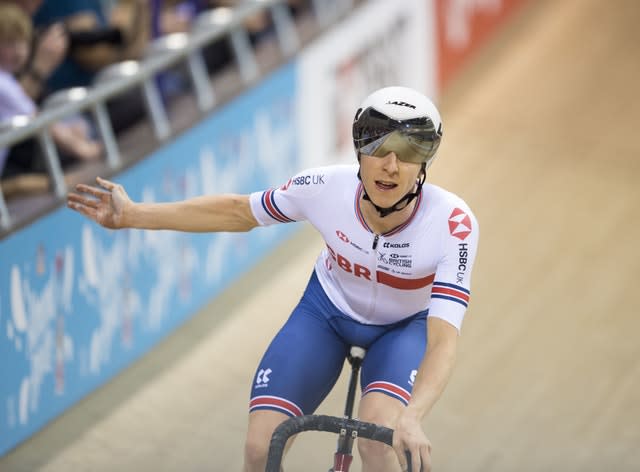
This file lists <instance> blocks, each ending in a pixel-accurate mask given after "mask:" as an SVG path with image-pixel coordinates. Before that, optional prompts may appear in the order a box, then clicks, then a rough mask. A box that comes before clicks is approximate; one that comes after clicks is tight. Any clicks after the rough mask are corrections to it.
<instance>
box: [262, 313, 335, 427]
mask: <svg viewBox="0 0 640 472" xmlns="http://www.w3.org/2000/svg"><path fill="white" fill-rule="evenodd" d="M347 348H348V346H346V345H345V343H344V342H343V341H342V340H341V339H340V338H339V337H338V336H337V334H336V333H335V331H334V330H333V329H332V328H331V327H330V326H329V325H328V323H327V321H326V319H325V318H324V317H323V316H322V315H321V314H317V313H313V309H312V308H310V307H309V306H306V305H305V303H303V302H301V303H300V304H299V305H298V306H297V307H296V308H295V309H294V311H293V313H292V314H291V316H290V317H289V319H288V320H287V322H286V323H285V325H284V326H283V327H282V329H281V330H280V331H279V332H278V334H277V335H276V336H275V338H274V339H273V341H272V342H271V344H270V345H269V347H268V349H267V351H266V353H265V354H264V357H263V358H262V360H261V361H260V364H259V365H258V369H257V371H256V375H255V377H254V381H253V386H252V390H251V403H250V411H256V410H264V409H267V410H275V411H280V412H283V413H285V414H287V415H289V416H300V415H303V414H311V413H313V412H314V411H315V409H316V408H317V407H318V405H319V404H320V403H321V402H322V400H323V399H324V398H325V397H326V396H327V394H328V393H329V391H330V390H331V388H333V385H334V384H335V382H336V381H337V379H338V377H339V375H340V372H341V371H342V366H343V364H344V359H345V356H346V353H347Z"/></svg>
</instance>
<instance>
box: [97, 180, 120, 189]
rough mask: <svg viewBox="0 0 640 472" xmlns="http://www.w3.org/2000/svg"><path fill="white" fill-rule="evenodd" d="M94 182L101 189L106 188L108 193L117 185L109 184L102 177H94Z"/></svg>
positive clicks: (109, 182)
mask: <svg viewBox="0 0 640 472" xmlns="http://www.w3.org/2000/svg"><path fill="white" fill-rule="evenodd" d="M96 182H98V184H99V185H100V186H101V187H102V188H106V189H107V190H109V191H113V190H114V189H115V188H116V187H117V186H118V184H116V183H113V182H111V181H110V180H106V179H103V178H102V177H96Z"/></svg>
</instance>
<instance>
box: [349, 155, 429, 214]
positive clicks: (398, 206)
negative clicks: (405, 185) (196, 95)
mask: <svg viewBox="0 0 640 472" xmlns="http://www.w3.org/2000/svg"><path fill="white" fill-rule="evenodd" d="M358 160H360V156H358ZM426 178H427V172H426V164H425V163H424V162H423V163H422V168H421V169H420V175H419V176H418V180H417V181H416V189H415V191H414V192H408V193H407V194H406V195H405V196H404V197H402V198H401V199H400V200H398V201H397V202H396V203H394V204H393V205H392V206H390V207H386V208H384V207H381V206H378V205H376V204H375V203H374V202H373V201H372V200H371V198H370V197H369V194H368V193H367V189H366V187H365V186H364V182H363V183H362V191H363V195H362V198H363V199H364V200H367V201H368V202H369V203H371V204H372V205H373V207H374V208H375V209H376V211H377V212H378V215H380V218H384V217H385V216H387V215H390V214H391V213H393V212H396V211H400V210H403V209H405V208H406V207H407V206H408V205H409V204H410V203H411V202H412V200H413V199H414V198H416V197H417V196H418V195H420V192H421V191H422V185H423V184H424V181H425V179H426ZM358 179H360V182H362V177H361V176H360V169H358Z"/></svg>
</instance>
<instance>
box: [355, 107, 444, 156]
mask: <svg viewBox="0 0 640 472" xmlns="http://www.w3.org/2000/svg"><path fill="white" fill-rule="evenodd" d="M353 134H354V142H355V144H356V148H357V149H358V151H359V152H360V153H361V154H365V155H368V156H375V157H384V156H386V155H387V154H389V153H390V152H394V153H395V154H396V155H397V156H398V158H399V159H400V160H401V161H404V162H412V163H428V162H429V161H431V159H432V158H433V156H434V155H435V153H436V151H437V149H438V146H439V144H440V136H441V133H440V132H439V131H437V130H435V128H434V126H433V123H432V122H431V120H429V119H428V118H426V117H424V118H414V119H410V120H404V121H398V120H394V119H392V118H389V117H387V116H386V115H384V114H382V113H380V112H378V111H376V110H374V109H373V108H367V109H366V110H365V111H363V112H362V113H361V114H360V115H359V116H358V117H357V119H356V122H355V123H354V127H353Z"/></svg>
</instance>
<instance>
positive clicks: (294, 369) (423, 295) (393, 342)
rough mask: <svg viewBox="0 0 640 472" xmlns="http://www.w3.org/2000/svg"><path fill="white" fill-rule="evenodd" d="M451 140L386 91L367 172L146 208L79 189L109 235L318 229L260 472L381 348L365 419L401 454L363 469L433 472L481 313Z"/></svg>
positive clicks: (260, 413)
mask: <svg viewBox="0 0 640 472" xmlns="http://www.w3.org/2000/svg"><path fill="white" fill-rule="evenodd" d="M441 137H442V123H441V119H440V114H439V112H438V110H437V109H436V107H435V106H434V104H433V103H432V102H431V101H430V100H429V99H428V98H427V97H425V96H424V95H422V94H420V93H418V92H417V91H415V90H412V89H409V88H406V87H386V88H382V89H379V90H377V91H375V92H374V93H372V94H371V95H370V96H368V97H367V98H366V99H365V100H364V102H363V103H362V105H361V106H360V107H359V108H358V110H357V112H356V114H355V118H354V122H353V142H354V146H355V150H356V154H357V158H358V162H357V163H356V164H353V165H333V166H326V167H318V168H314V169H308V170H305V171H303V172H301V173H299V174H297V175H296V176H294V177H292V178H291V179H290V180H289V181H288V182H287V183H286V184H284V185H283V186H281V187H279V188H272V189H268V190H266V191H262V192H255V193H252V194H251V195H217V196H202V197H197V198H193V199H188V200H185V201H180V202H174V203H159V204H151V203H144V204H142V203H134V202H132V201H131V200H130V199H129V197H128V196H127V194H126V192H125V190H124V188H123V187H122V186H121V185H118V184H115V183H113V182H110V181H107V180H103V179H100V178H98V179H97V182H98V184H99V185H100V187H102V189H100V188H97V187H91V186H87V185H79V186H78V187H77V190H78V193H71V194H70V195H69V198H68V205H69V207H70V208H72V209H74V210H77V211H79V212H80V213H82V214H83V215H86V216H88V217H89V218H91V219H93V220H95V221H97V222H98V223H100V224H101V225H103V226H105V227H107V228H125V227H130V228H145V229H172V230H180V231H249V230H251V229H252V228H254V227H256V226H260V225H269V224H274V223H285V222H291V221H301V220H308V221H309V222H310V223H311V224H312V225H313V226H314V227H315V228H316V229H317V230H318V231H319V232H320V234H321V235H322V237H323V238H324V240H325V242H326V248H324V249H323V251H322V252H321V254H320V255H319V257H318V259H317V261H316V264H315V267H314V270H313V272H312V274H311V277H310V280H309V282H308V285H307V287H306V289H305V291H304V294H303V295H302V298H301V300H300V302H299V304H298V305H297V306H296V308H295V309H294V310H293V313H292V314H291V316H290V317H289V319H288V320H287V322H286V323H285V325H284V326H283V327H282V329H281V330H280V331H279V332H278V334H277V335H276V336H275V338H274V339H273V341H272V342H271V344H270V346H269V347H268V349H267V351H266V353H265V355H264V357H263V359H262V360H261V362H260V364H259V366H258V368H257V370H256V375H255V377H254V384H253V388H252V392H251V399H250V407H249V410H250V413H249V426H248V432H247V438H246V445H245V468H244V470H245V471H247V472H250V471H259V470H260V471H262V470H264V468H265V463H266V457H267V452H268V447H269V441H270V438H271V434H272V432H273V430H274V429H275V427H276V426H277V425H278V424H279V423H281V422H282V421H284V420H285V419H287V418H288V417H290V416H295V415H303V414H311V413H313V412H314V411H315V409H316V408H317V407H318V405H319V404H320V403H321V402H322V400H323V399H324V398H325V397H326V395H327V394H328V393H329V391H330V390H331V389H332V388H333V385H334V384H335V382H336V381H337V379H338V376H339V374H340V372H341V370H342V366H343V362H344V359H345V356H346V355H347V354H348V350H349V347H350V346H352V345H357V346H361V347H363V348H365V349H366V350H367V355H366V357H365V359H364V362H363V364H362V371H361V386H362V397H361V400H360V403H359V408H358V415H357V416H358V418H359V419H361V420H363V421H367V422H372V423H377V424H381V425H384V426H387V427H390V428H393V429H394V430H395V434H394V444H393V448H394V450H395V454H394V450H392V449H391V448H389V447H388V446H386V445H384V444H382V443H378V442H375V441H369V440H360V441H358V450H359V453H360V456H361V458H362V464H363V470H364V471H367V472H371V471H385V472H388V471H391V470H398V469H399V468H401V469H402V470H406V459H405V455H404V451H405V450H408V451H410V453H411V456H412V466H413V467H412V468H413V470H414V471H415V472H417V471H418V470H419V469H420V467H421V466H422V468H423V470H430V468H431V444H430V442H429V440H428V438H427V436H426V434H425V432H424V430H423V426H422V421H423V419H424V417H425V416H426V415H427V414H428V413H429V411H430V410H431V409H432V407H433V405H434V404H435V403H436V401H437V400H438V398H439V397H440V395H441V393H442V391H443V390H444V388H445V385H446V384H447V382H448V379H449V376H450V375H451V372H452V369H453V365H454V360H455V355H456V344H457V337H458V333H459V330H460V327H461V324H462V320H463V317H464V314H465V311H466V308H467V305H468V302H469V295H470V276H471V271H472V266H473V262H474V259H475V254H476V250H477V243H478V224H477V221H476V219H475V217H474V216H473V214H472V212H471V210H470V209H469V207H468V206H467V205H466V204H465V202H464V201H463V200H462V199H460V198H459V197H457V196H456V195H454V194H452V193H450V192H448V191H446V190H444V189H442V188H440V187H438V186H435V185H432V184H429V183H425V177H426V171H427V169H428V167H429V165H430V164H431V163H432V162H433V159H434V158H435V156H436V151H437V149H438V146H439V144H440V140H441Z"/></svg>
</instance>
